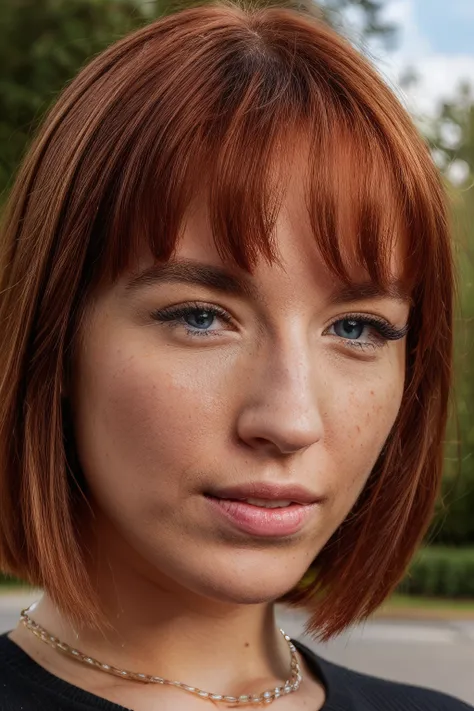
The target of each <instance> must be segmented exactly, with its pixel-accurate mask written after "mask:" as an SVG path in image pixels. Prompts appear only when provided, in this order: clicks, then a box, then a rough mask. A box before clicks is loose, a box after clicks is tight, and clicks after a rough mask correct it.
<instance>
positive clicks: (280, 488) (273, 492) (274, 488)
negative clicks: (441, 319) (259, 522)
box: [209, 482, 322, 504]
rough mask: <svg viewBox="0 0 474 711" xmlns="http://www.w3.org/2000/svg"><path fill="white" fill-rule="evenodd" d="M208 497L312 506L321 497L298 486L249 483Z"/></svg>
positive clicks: (228, 487) (214, 491)
mask: <svg viewBox="0 0 474 711" xmlns="http://www.w3.org/2000/svg"><path fill="white" fill-rule="evenodd" d="M209 495H210V496H214V497H216V498H218V499H266V500H268V501H293V502H295V503H296V504H313V503H315V502H317V501H321V499H322V497H321V496H318V495H317V494H315V493H314V492H312V491H310V490H309V489H306V488H305V487H304V486H300V485H298V484H292V485H290V484H288V485H282V484H271V483H266V482H251V483H249V484H240V485H239V486H227V487H223V488H219V489H214V490H213V491H210V492H209Z"/></svg>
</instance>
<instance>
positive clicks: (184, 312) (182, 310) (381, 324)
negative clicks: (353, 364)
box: [151, 302, 408, 350]
mask: <svg viewBox="0 0 474 711" xmlns="http://www.w3.org/2000/svg"><path fill="white" fill-rule="evenodd" d="M199 312H201V313H202V312H206V313H207V314H209V315H210V316H215V317H218V318H220V319H222V320H223V321H224V322H225V323H228V324H232V323H233V319H232V317H231V316H230V315H229V313H228V312H227V311H225V310H224V309H222V308H220V307H219V306H216V305H214V304H212V305H211V304H205V303H202V302H193V303H188V304H181V305H179V306H171V307H169V308H166V309H162V310H157V311H154V312H153V313H152V314H151V317H152V319H153V320H154V321H157V322H158V323H160V324H161V325H163V326H168V327H170V328H177V327H179V326H184V328H185V331H186V334H187V335H188V336H189V337H192V338H194V337H196V338H212V337H213V336H214V334H216V333H219V332H218V331H206V330H199V329H194V328H192V327H191V326H189V324H187V323H186V322H185V320H184V319H185V317H186V316H189V315H190V314H195V313H199ZM341 321H356V322H358V323H359V324H360V325H363V326H371V327H372V328H374V329H375V331H376V336H375V339H374V340H372V341H371V342H368V341H357V340H355V339H350V338H343V337H342V336H337V334H335V337H336V338H339V339H340V340H342V341H344V343H345V344H346V345H348V346H349V347H352V348H357V349H361V350H366V349H374V348H380V347H382V346H384V345H385V344H386V342H387V341H397V340H399V339H401V338H403V337H404V336H406V334H407V331H408V327H407V326H404V327H403V328H396V327H395V326H393V325H392V324H390V323H389V322H388V321H386V320H385V319H383V318H379V317H378V316H373V315H368V314H360V313H349V314H345V315H344V318H338V319H337V320H336V321H333V322H332V323H331V324H330V325H329V326H328V328H332V327H334V326H335V325H336V324H337V323H340V322H341Z"/></svg>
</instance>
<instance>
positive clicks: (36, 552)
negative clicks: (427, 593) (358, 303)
mask: <svg viewBox="0 0 474 711" xmlns="http://www.w3.org/2000/svg"><path fill="white" fill-rule="evenodd" d="M299 139H304V141H305V145H307V146H308V168H309V172H308V211H309V216H310V219H311V223H312V226H313V231H314V238H315V240H316V241H317V243H318V245H319V248H320V251H321V255H322V257H323V259H324V260H325V262H326V263H327V265H328V267H329V268H330V269H331V270H332V272H333V273H334V275H335V277H336V278H338V279H340V280H342V281H345V282H350V268H351V263H352V264H354V261H355V262H357V263H358V264H360V265H362V266H363V267H364V268H365V269H366V270H367V272H368V274H369V276H370V278H371V279H372V280H373V281H374V282H376V283H377V284H378V285H381V286H382V287H386V286H387V283H388V279H389V269H388V263H389V257H390V253H391V249H392V246H393V242H394V239H395V238H397V239H399V238H400V237H402V238H403V245H404V249H405V274H404V275H403V277H404V280H405V283H406V286H407V288H409V289H410V292H411V296H412V309H411V316H410V330H409V334H408V337H407V369H406V383H405V392H404V396H403V401H402V404H401V408H400V412H399V416H398V418H397V421H396V423H395V425H394V427H393V429H392V431H391V433H390V435H389V437H388V440H387V442H386V444H385V447H384V449H383V451H382V453H381V455H380V457H379V460H378V462H377V464H376V466H375V467H374V470H373V471H372V473H371V476H370V478H369V480H368V483H367V485H366V487H365V489H364V491H363V492H362V494H361V496H360V497H359V499H358V501H357V502H356V504H355V506H354V507H353V510H352V511H351V513H350V515H349V516H348V517H347V519H346V520H345V521H344V522H343V523H342V524H341V525H340V526H339V528H338V529H337V530H336V532H335V533H334V535H333V536H332V537H331V539H330V540H329V541H328V543H327V544H326V545H325V546H324V548H323V550H322V551H321V552H320V554H319V555H318V556H317V558H316V560H315V561H314V564H313V566H312V570H313V572H314V575H313V579H312V580H311V582H310V583H309V584H308V585H306V586H301V585H300V586H298V587H297V588H296V589H294V590H292V591H290V592H289V593H288V594H287V595H286V596H285V597H284V598H283V601H284V602H287V603H290V604H298V605H304V606H306V607H308V608H309V609H310V610H311V612H312V617H311V623H310V628H311V630H312V631H318V632H319V633H320V635H321V636H322V637H326V638H327V637H329V636H331V635H332V634H335V633H337V632H339V631H340V630H342V629H343V628H344V627H345V626H347V625H349V624H350V623H352V622H354V621H355V620H357V619H359V618H363V617H366V616H367V615H368V614H370V613H371V612H372V611H373V610H374V609H375V608H376V607H377V606H378V605H379V604H380V603H381V602H382V601H383V600H384V598H385V597H386V596H387V595H388V594H389V592H390V591H391V590H392V589H393V588H394V586H395V585H396V584H397V582H398V581H399V580H400V578H401V577H402V575H403V573H404V571H405V569H406V567H407V565H408V563H409V561H410V559H411V557H412V555H413V553H414V551H415V549H416V547H417V545H418V544H419V542H420V540H421V538H422V536H423V535H424V533H425V531H426V529H427V526H428V524H429V521H430V518H431V515H432V511H433V505H434V502H435V499H436V496H437V492H438V488H439V483H440V478H441V473H442V444H443V436H444V431H445V425H446V414H447V406H448V395H449V388H450V371H451V358H452V301H453V264H452V255H451V248H450V237H449V229H448V220H447V213H446V202H445V195H444V191H443V187H442V185H441V181H440V178H439V176H438V173H437V170H436V168H435V167H434V165H433V162H432V160H431V158H430V155H429V152H428V150H427V148H426V146H425V145H424V143H423V141H422V140H421V139H420V137H419V136H418V134H417V132H416V130H415V128H414V127H413V125H412V123H411V121H410V119H409V117H408V116H407V114H406V112H405V110H404V109H403V108H402V107H401V105H400V103H399V102H398V100H397V99H396V98H395V97H394V95H393V94H392V93H391V91H390V90H389V89H388V88H387V87H386V86H385V85H384V83H383V82H382V81H381V79H380V78H379V77H378V75H377V73H376V72H375V71H374V69H373V68H372V67H371V66H370V65H369V63H368V62H367V61H366V60H365V59H364V58H363V57H361V56H360V55H359V54H358V53H357V52H356V51H355V50H354V49H353V48H352V47H351V46H350V45H349V44H348V43H347V42H346V41H344V40H343V39H342V38H341V37H339V36H338V35H337V34H336V33H335V32H334V31H333V30H332V29H330V28H329V27H328V26H326V25H325V24H324V23H322V22H321V21H319V20H317V19H315V18H311V17H310V16H307V15H304V14H300V13H298V12H296V11H294V10H287V9H278V8H267V9H263V10H242V9H239V8H237V7H234V6H229V5H221V4H217V5H207V6H203V7H196V8H193V9H189V10H185V11H182V12H179V13H176V14H174V15H171V16H169V17H166V18H164V19H160V20H159V21H157V22H154V23H153V24H150V25H149V26H147V27H145V28H143V29H141V30H139V31H138V32H135V33H134V34H131V35H129V36H128V37H126V38H125V39H123V40H122V41H120V42H118V43H117V44H115V45H114V46H112V47H111V48H110V49H108V50H107V51H106V52H104V53H103V54H102V55H100V56H99V57H97V58H96V59H94V60H93V61H92V62H91V63H90V64H89V65H88V66H87V67H86V68H85V69H84V70H83V71H82V72H81V73H80V74H79V76H78V77H77V78H76V79H75V80H74V81H73V82H72V83H71V84H70V85H69V86H68V87H67V89H66V90H65V91H64V93H63V94H62V96H61V97H60V99H59V101H58V102H57V104H56V105H55V107H54V108H53V110H52V111H51V113H50V115H49V116H48V117H47V119H46V121H45V123H44V125H43V127H42V129H41V130H40V132H39V135H38V136H37V138H36V140H35V142H34V144H33V146H32V148H31V150H30V152H29V154H28V155H27V157H26V159H25V161H24V164H23V166H22V168H21V170H20V172H19V175H18V177H17V180H16V184H15V186H14V189H13V191H12V194H11V197H10V203H9V207H8V210H7V216H6V219H5V224H4V228H3V236H2V242H1V250H2V254H1V263H0V265H1V292H0V293H1V297H0V298H1V301H0V319H1V323H2V332H3V334H4V337H3V340H2V344H1V345H0V373H1V382H0V462H1V472H0V502H1V504H0V507H1V516H0V563H1V567H2V568H3V570H5V571H8V572H9V573H12V574H14V575H17V576H19V577H21V578H24V579H26V580H27V581H29V582H30V583H33V584H35V585H39V586H41V587H43V588H44V589H46V590H47V591H48V592H49V593H50V595H51V596H52V598H53V599H54V600H55V602H56V604H57V605H58V606H60V607H61V609H62V610H63V611H64V612H65V613H66V614H68V615H69V616H71V617H72V618H77V617H78V616H79V617H80V618H81V619H82V620H84V621H87V622H90V623H93V622H95V621H97V619H98V603H97V600H96V599H95V592H94V589H93V585H92V583H91V581H90V580H89V579H88V577H87V574H86V567H85V562H84V551H83V547H82V541H81V537H80V533H79V531H80V526H79V521H78V520H77V517H78V514H77V511H78V507H77V500H78V499H77V497H78V496H80V495H81V491H80V476H79V472H78V471H77V467H76V465H75V463H74V462H75V457H74V446H73V444H72V442H71V438H70V437H69V435H68V434H67V433H66V434H65V416H64V408H63V401H62V398H61V386H62V383H63V381H64V378H65V376H66V375H67V372H68V369H69V367H70V361H71V357H70V354H71V350H72V347H73V345H74V340H75V334H76V332H77V330H78V328H79V325H80V319H81V315H82V313H83V311H84V307H85V305H86V304H87V303H88V300H89V299H90V298H91V294H92V292H93V289H94V286H95V285H96V284H97V283H98V282H99V281H101V280H103V279H115V278H116V277H117V275H119V274H120V273H121V272H122V270H123V269H125V268H126V267H127V266H128V265H130V264H131V260H132V259H133V257H134V255H135V254H136V252H137V249H138V247H139V245H142V244H143V241H144V240H146V242H147V243H148V244H149V246H150V248H151V250H152V253H153V254H154V255H155V256H156V258H157V259H160V260H166V259H168V258H169V257H170V256H171V255H172V254H173V250H174V247H175V245H176V242H177V238H178V235H179V232H180V229H181V226H182V222H183V217H184V215H185V211H186V210H187V208H188V206H189V204H190V201H191V200H192V199H194V198H195V197H196V196H197V195H202V197H203V199H206V200H207V202H208V205H209V212H210V217H211V224H212V229H213V234H214V238H215V241H216V245H217V247H218V249H219V252H220V254H221V255H222V257H223V258H224V259H225V260H229V261H231V262H234V263H236V264H238V265H239V266H241V267H243V268H245V269H248V270H252V268H253V266H254V265H255V262H256V260H257V259H258V258H259V257H264V258H266V259H269V260H273V259H275V256H276V255H275V253H274V248H273V242H272V235H273V229H274V225H275V218H276V216H277V214H278V208H279V205H280V202H281V197H282V194H283V192H284V188H285V172H284V169H285V167H287V166H289V165H290V161H291V160H292V158H293V156H294V152H295V150H296V149H297V147H298V145H299V143H301V141H300V142H298V141H299ZM288 172H289V171H288Z"/></svg>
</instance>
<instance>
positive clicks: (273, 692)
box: [20, 608, 302, 706]
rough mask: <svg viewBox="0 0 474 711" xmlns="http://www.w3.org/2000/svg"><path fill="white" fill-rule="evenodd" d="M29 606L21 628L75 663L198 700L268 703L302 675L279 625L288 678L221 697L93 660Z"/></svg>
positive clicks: (294, 686)
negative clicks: (180, 691) (167, 687)
mask: <svg viewBox="0 0 474 711" xmlns="http://www.w3.org/2000/svg"><path fill="white" fill-rule="evenodd" d="M29 610H30V608H28V609H26V610H22V612H21V618H20V619H21V622H22V623H23V624H24V625H25V627H26V628H27V629H28V630H30V632H32V633H33V634H34V635H36V637H38V639H40V640H41V641H42V642H45V643H46V644H48V645H49V646H50V647H52V648H53V649H56V650H58V651H59V652H62V653H63V654H65V655H66V656H68V657H71V659H74V660H75V661H77V662H81V663H83V664H86V665H88V666H91V667H94V668H95V669H97V670H98V671H102V672H105V673H106V674H112V675H114V676H119V677H121V678H122V679H130V680H131V681H140V682H142V683H144V684H168V685H170V686H176V687H178V688H179V689H183V691H187V692H189V693H191V694H194V695H195V696H199V698H201V699H205V700H207V701H214V702H221V703H231V704H235V705H236V706H244V705H246V704H271V703H272V701H275V699H278V698H279V697H280V696H286V694H291V693H292V692H294V691H297V690H298V689H299V687H300V684H301V681H302V676H301V672H300V665H299V662H298V657H297V656H296V647H295V645H294V644H293V643H292V641H291V638H290V637H288V635H287V634H285V633H284V631H283V630H282V629H281V628H280V632H281V634H282V635H283V637H284V639H285V641H286V642H287V644H288V647H289V649H290V655H291V675H290V678H289V679H288V680H287V681H285V683H284V684H283V685H282V686H276V687H275V688H273V689H268V690H266V691H263V692H262V693H261V694H245V695H242V696H224V695H223V694H212V693H211V692H209V691H203V690H202V689H197V688H196V687H194V686H188V684H183V683H182V682H181V681H171V680H170V679H163V678H162V677H160V676H150V675H149V674H138V673H137V672H131V671H126V670H125V669H117V667H113V666H111V665H110V664H102V662H99V661H98V660H97V659H94V658H93V657H88V656H87V655H86V654H83V653H82V652H80V651H79V650H77V649H74V647H70V646H69V645H68V644H66V643H65V642H61V640H59V639H58V638H57V637H54V636H53V635H51V634H50V633H49V632H48V631H47V630H45V629H44V627H41V625H39V624H38V623H37V622H35V621H34V620H32V619H31V617H30V616H29V615H28V612H29Z"/></svg>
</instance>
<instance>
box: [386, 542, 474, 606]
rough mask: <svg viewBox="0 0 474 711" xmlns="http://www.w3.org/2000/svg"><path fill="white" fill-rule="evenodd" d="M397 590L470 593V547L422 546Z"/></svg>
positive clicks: (473, 568)
mask: <svg viewBox="0 0 474 711" xmlns="http://www.w3.org/2000/svg"><path fill="white" fill-rule="evenodd" d="M399 592H401V593H404V594H409V595H425V596H427V597H447V598H453V599H456V598H473V597H474V547H470V548H447V547H442V546H439V547H437V546H433V547H431V548H423V549H422V550H420V551H419V553H418V555H417V556H416V557H415V559H414V561H413V563H412V565H411V567H410V570H409V573H408V575H407V576H406V578H405V580H404V581H403V582H402V583H401V585H400V586H399Z"/></svg>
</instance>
